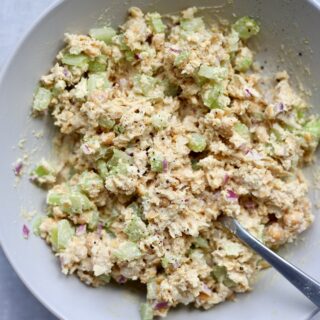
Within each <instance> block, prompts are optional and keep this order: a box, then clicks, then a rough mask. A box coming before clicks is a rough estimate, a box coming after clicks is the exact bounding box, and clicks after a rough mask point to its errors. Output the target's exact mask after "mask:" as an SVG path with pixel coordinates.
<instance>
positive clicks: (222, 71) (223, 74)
mask: <svg viewBox="0 0 320 320" xmlns="http://www.w3.org/2000/svg"><path fill="white" fill-rule="evenodd" d="M198 75H199V76H200V77H203V78H206V79H211V80H214V81H216V82H221V81H222V80H224V79H226V78H227V76H228V69H227V68H226V67H210V66H207V65H202V66H201V67H200V69H199V71H198Z"/></svg>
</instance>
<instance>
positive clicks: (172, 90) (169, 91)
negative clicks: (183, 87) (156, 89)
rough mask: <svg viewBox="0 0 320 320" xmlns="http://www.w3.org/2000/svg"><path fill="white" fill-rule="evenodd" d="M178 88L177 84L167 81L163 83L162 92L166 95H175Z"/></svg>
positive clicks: (177, 92)
mask: <svg viewBox="0 0 320 320" xmlns="http://www.w3.org/2000/svg"><path fill="white" fill-rule="evenodd" d="M179 89H180V87H179V86H178V85H176V84H174V83H171V82H169V81H167V82H166V83H165V89H164V94H165V95H166V96H168V97H176V96H177V95H178V94H179Z"/></svg>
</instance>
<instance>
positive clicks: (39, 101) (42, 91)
mask: <svg viewBox="0 0 320 320" xmlns="http://www.w3.org/2000/svg"><path fill="white" fill-rule="evenodd" d="M51 98H52V93H51V91H50V90H48V89H46V88H43V87H40V88H38V90H37V91H36V93H35V95H34V99H33V106H32V108H33V111H36V112H43V111H45V110H47V109H48V107H49V105H50V102H51Z"/></svg>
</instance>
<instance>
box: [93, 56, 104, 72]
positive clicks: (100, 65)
mask: <svg viewBox="0 0 320 320" xmlns="http://www.w3.org/2000/svg"><path fill="white" fill-rule="evenodd" d="M106 69H107V57H106V56H105V55H101V56H98V57H97V58H95V60H93V61H90V62H89V72H92V73H99V72H104V71H106Z"/></svg>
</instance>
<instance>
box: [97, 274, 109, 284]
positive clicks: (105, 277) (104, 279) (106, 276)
mask: <svg viewBox="0 0 320 320" xmlns="http://www.w3.org/2000/svg"><path fill="white" fill-rule="evenodd" d="M98 279H99V280H101V281H102V282H104V283H109V282H110V280H111V275H110V274H102V275H100V276H98Z"/></svg>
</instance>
